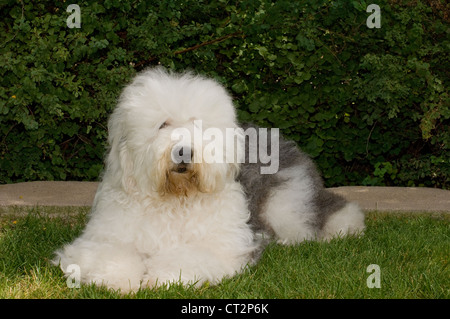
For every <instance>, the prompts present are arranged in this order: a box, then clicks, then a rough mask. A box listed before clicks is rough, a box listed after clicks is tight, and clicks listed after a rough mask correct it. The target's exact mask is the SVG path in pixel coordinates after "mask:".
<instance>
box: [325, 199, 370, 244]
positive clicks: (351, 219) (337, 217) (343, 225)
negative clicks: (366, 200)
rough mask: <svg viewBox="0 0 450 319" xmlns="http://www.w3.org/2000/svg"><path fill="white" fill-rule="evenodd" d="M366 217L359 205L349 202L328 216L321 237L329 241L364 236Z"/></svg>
mask: <svg viewBox="0 0 450 319" xmlns="http://www.w3.org/2000/svg"><path fill="white" fill-rule="evenodd" d="M364 217H365V216H364V213H363V211H362V210H361V208H360V207H359V206H358V204H356V203H352V202H347V203H346V204H345V205H344V206H343V207H342V208H340V209H339V210H337V211H336V212H334V213H332V214H330V216H328V218H327V220H326V222H325V224H324V225H323V228H322V231H321V236H320V237H321V239H323V240H327V241H328V240H331V239H332V238H335V237H343V236H346V235H354V236H358V235H362V234H363V233H364V229H365V224H364V219H365V218H364Z"/></svg>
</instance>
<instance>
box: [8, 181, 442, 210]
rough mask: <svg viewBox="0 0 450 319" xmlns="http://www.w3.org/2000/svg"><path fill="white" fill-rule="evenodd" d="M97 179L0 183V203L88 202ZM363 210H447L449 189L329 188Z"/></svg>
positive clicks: (84, 204) (35, 204)
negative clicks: (89, 180)
mask: <svg viewBox="0 0 450 319" xmlns="http://www.w3.org/2000/svg"><path fill="white" fill-rule="evenodd" d="M97 187H98V183H97V182H28V183H17V184H6V185H0V207H5V206H91V205H92V201H93V200H94V196H95V192H96V190H97ZM329 190H330V191H332V192H334V193H337V194H340V195H342V196H343V197H345V198H346V199H347V200H349V201H353V202H357V203H358V204H359V205H360V206H361V208H363V209H364V210H367V211H376V210H378V211H397V212H402V211H404V212H447V213H450V191H449V190H443V189H436V188H422V187H365V186H345V187H335V188H329Z"/></svg>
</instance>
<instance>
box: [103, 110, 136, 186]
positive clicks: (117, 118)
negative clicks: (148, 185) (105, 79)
mask: <svg viewBox="0 0 450 319" xmlns="http://www.w3.org/2000/svg"><path fill="white" fill-rule="evenodd" d="M121 113H122V112H121V111H120V109H116V111H115V112H114V113H113V114H112V115H111V117H110V119H109V121H108V143H109V152H108V155H107V158H106V172H105V177H106V176H107V177H108V178H110V179H111V180H112V181H113V183H114V185H116V186H122V188H123V189H124V190H125V192H129V191H130V190H131V188H132V187H133V186H134V185H135V181H134V177H133V174H132V173H133V161H132V159H131V156H130V154H129V149H128V147H127V137H126V132H125V131H124V125H123V121H122V120H121V119H123V118H124V117H123V116H122V114H121Z"/></svg>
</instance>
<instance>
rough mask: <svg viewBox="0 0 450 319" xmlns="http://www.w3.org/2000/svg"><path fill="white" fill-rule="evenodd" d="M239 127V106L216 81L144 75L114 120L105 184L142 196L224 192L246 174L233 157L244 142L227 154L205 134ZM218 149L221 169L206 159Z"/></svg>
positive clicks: (126, 93) (153, 73)
mask: <svg viewBox="0 0 450 319" xmlns="http://www.w3.org/2000/svg"><path fill="white" fill-rule="evenodd" d="M236 127H237V125H236V115H235V109H234V106H233V103H232V100H231V98H230V96H229V95H228V94H227V93H226V91H225V90H224V89H223V87H222V86H220V85H219V84H218V83H216V82H215V81H213V80H210V79H206V78H203V77H200V76H195V75H192V74H190V73H186V74H182V75H173V74H168V73H167V72H166V71H165V70H163V69H158V68H157V69H151V70H148V71H146V72H142V73H141V74H140V75H138V76H137V77H136V78H135V79H134V80H133V82H132V83H131V84H130V85H129V86H127V88H126V89H125V90H124V92H123V93H122V95H121V97H120V100H119V104H118V106H117V108H116V109H115V110H114V112H113V114H112V115H111V117H110V120H109V123H108V129H109V137H108V142H109V147H110V149H109V153H108V156H107V161H106V165H107V169H106V171H105V176H104V179H109V181H110V182H111V183H112V184H113V185H116V187H120V188H122V189H123V190H124V191H126V192H127V193H135V194H139V195H143V196H148V195H152V196H160V197H167V196H169V197H170V196H176V197H185V196H190V195H192V194H195V193H198V192H202V193H209V192H215V191H218V190H220V189H222V188H223V187H224V185H225V183H226V182H227V181H230V180H234V179H235V177H236V175H237V173H238V170H239V166H238V163H237V161H236V160H233V161H230V160H229V158H230V157H229V156H230V154H227V152H228V153H229V152H233V154H231V158H235V156H236V155H235V154H236V152H235V151H236V149H237V148H239V147H242V146H241V145H240V142H239V141H240V139H239V138H236V139H234V138H233V141H234V143H235V144H234V145H233V147H226V146H227V143H226V142H225V141H219V140H218V139H217V140H215V139H216V138H217V136H211V135H210V136H207V134H206V135H205V134H203V133H204V132H205V130H207V129H208V128H215V129H216V130H218V132H222V134H223V135H222V136H223V137H224V136H226V129H227V128H229V129H235V128H236ZM211 145H213V146H214V147H218V148H220V152H217V149H216V150H215V152H216V153H217V154H213V155H219V160H217V161H215V162H211V161H208V159H207V158H205V154H210V153H208V152H205V149H206V148H208V147H209V148H211ZM228 146H229V145H228ZM206 157H208V156H207V155H206ZM216 159H217V158H216Z"/></svg>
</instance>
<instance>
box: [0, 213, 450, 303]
mask: <svg viewBox="0 0 450 319" xmlns="http://www.w3.org/2000/svg"><path fill="white" fill-rule="evenodd" d="M87 213H88V209H87V208H43V207H37V208H13V209H11V208H7V209H5V208H3V209H0V298H188V299H189V298H289V299H290V298H449V297H450V292H449V291H450V272H449V268H448V258H449V247H450V227H449V222H450V214H437V213H436V214H417V213H414V214H412V213H411V214H388V213H382V212H377V213H368V214H367V230H366V233H365V235H364V236H363V237H361V238H342V239H336V240H333V241H331V242H330V243H319V242H304V243H302V244H299V245H296V246H290V247H286V246H281V245H277V244H271V245H269V246H268V247H267V249H266V250H265V252H264V254H263V256H262V258H261V260H260V262H259V263H258V264H257V265H256V266H254V267H252V268H250V269H248V270H247V271H245V272H244V273H243V274H241V275H238V276H235V277H233V278H230V279H225V280H223V281H222V282H221V283H220V284H219V285H217V286H208V285H204V286H203V287H201V288H194V287H183V286H180V285H174V286H170V287H165V288H159V289H154V290H152V289H142V290H140V291H138V292H137V293H131V294H127V295H121V294H120V293H119V292H115V291H110V290H107V289H105V288H98V287H94V286H87V285H82V286H81V288H68V286H67V283H66V279H65V278H63V276H62V272H61V270H59V269H58V268H57V267H53V266H51V265H50V264H49V262H48V261H49V259H50V258H51V257H52V253H53V252H54V250H55V249H56V248H59V247H60V246H61V245H62V244H63V243H66V242H69V241H71V240H72V239H73V238H75V237H76V236H77V234H79V233H80V231H81V230H82V229H83V226H84V224H85V222H86V219H87V217H86V216H87ZM369 265H377V266H378V267H379V268H378V270H379V271H376V270H375V271H373V270H372V271H369V272H368V271H367V268H368V266H369ZM377 266H376V267H377ZM377 276H378V277H377ZM369 277H370V278H369ZM377 279H379V283H380V288H376V287H374V288H369V287H368V283H369V284H370V283H375V282H377Z"/></svg>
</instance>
